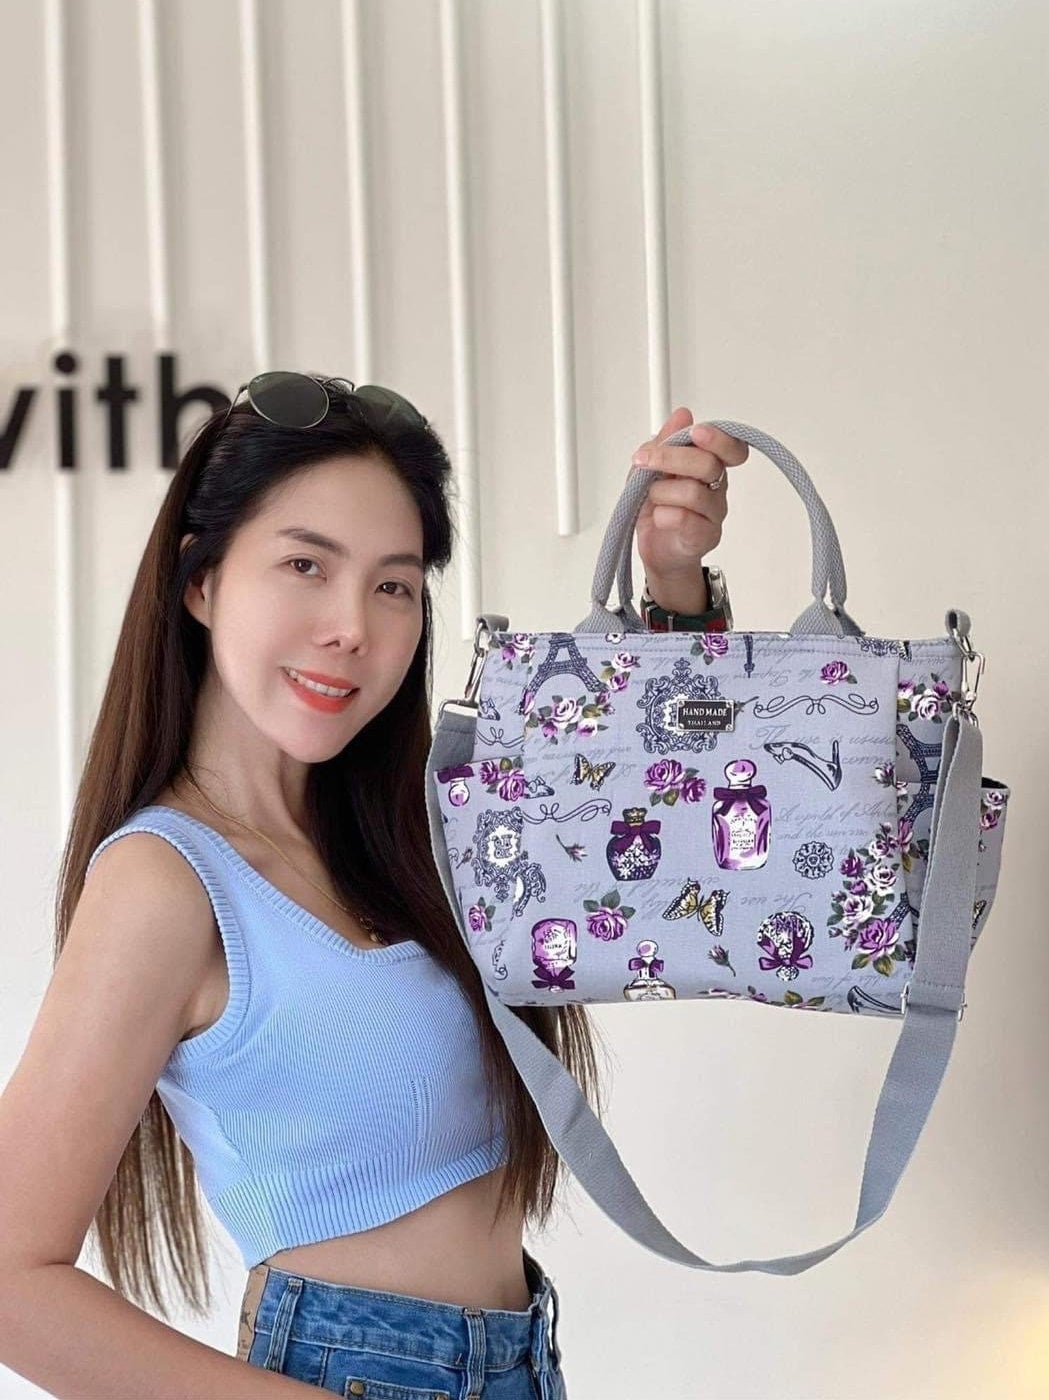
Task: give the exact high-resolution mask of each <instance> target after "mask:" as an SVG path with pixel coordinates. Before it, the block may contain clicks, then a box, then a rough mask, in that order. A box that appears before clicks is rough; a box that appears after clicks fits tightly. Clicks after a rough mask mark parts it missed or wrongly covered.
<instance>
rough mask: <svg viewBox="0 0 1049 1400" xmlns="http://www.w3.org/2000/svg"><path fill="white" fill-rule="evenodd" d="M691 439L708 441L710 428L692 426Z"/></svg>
mask: <svg viewBox="0 0 1049 1400" xmlns="http://www.w3.org/2000/svg"><path fill="white" fill-rule="evenodd" d="M692 441H693V442H709V441H710V429H709V428H693V429H692Z"/></svg>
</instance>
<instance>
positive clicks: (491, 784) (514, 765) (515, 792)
mask: <svg viewBox="0 0 1049 1400" xmlns="http://www.w3.org/2000/svg"><path fill="white" fill-rule="evenodd" d="M480 777H481V782H482V783H483V784H484V786H485V789H486V790H487V791H488V792H490V793H491V794H492V796H493V797H501V798H502V799H503V801H504V802H516V801H518V799H519V798H521V797H523V796H524V794H525V792H526V791H527V789H528V780H527V779H526V778H525V775H524V772H523V770H522V767H521V759H519V758H499V759H494V758H486V759H485V760H484V762H483V763H482V764H481V774H480Z"/></svg>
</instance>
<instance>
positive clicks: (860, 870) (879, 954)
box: [827, 819, 914, 977]
mask: <svg viewBox="0 0 1049 1400" xmlns="http://www.w3.org/2000/svg"><path fill="white" fill-rule="evenodd" d="M913 855H914V844H913V841H912V831H911V823H910V822H908V821H903V820H902V819H901V820H900V821H899V822H897V825H896V830H895V832H894V831H893V829H892V825H891V823H889V822H882V823H881V825H880V826H879V828H878V831H877V833H876V835H875V836H874V837H872V838H871V840H870V841H869V842H868V843H867V845H866V846H865V847H861V848H860V849H859V850H850V851H849V854H848V855H847V856H846V858H845V859H844V860H843V861H842V863H841V867H840V869H841V871H842V873H843V874H845V875H846V880H845V882H844V885H843V888H842V889H840V890H838V891H837V893H836V894H834V896H833V897H832V899H831V916H830V918H829V919H828V920H827V927H828V932H829V934H830V936H831V938H840V939H841V940H842V945H843V947H845V948H847V949H849V950H852V951H854V954H855V955H854V957H853V960H852V966H853V968H861V967H867V966H871V967H873V968H874V970H875V971H876V972H879V973H881V974H882V976H884V977H888V976H889V975H890V974H891V973H892V971H893V968H894V965H895V963H897V962H901V961H902V960H903V959H904V958H905V957H906V956H907V955H906V951H905V950H904V949H903V948H901V946H900V942H899V930H898V928H897V926H896V925H895V924H894V923H893V921H892V919H891V918H888V917H887V915H888V913H889V910H890V908H891V907H892V905H893V903H894V900H895V895H896V890H897V886H898V884H899V882H900V879H901V868H902V869H903V870H909V869H910V867H911V862H912V859H913ZM893 857H897V858H898V860H894V859H893ZM849 872H856V873H855V874H850V873H849Z"/></svg>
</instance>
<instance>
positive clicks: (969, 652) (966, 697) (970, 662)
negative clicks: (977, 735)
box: [947, 609, 984, 724]
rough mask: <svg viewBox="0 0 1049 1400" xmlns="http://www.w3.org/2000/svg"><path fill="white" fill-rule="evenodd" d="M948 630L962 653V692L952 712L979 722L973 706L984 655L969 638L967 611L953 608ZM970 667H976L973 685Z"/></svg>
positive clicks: (978, 687) (978, 686) (954, 703)
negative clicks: (970, 681)
mask: <svg viewBox="0 0 1049 1400" xmlns="http://www.w3.org/2000/svg"><path fill="white" fill-rule="evenodd" d="M947 630H948V632H949V633H950V636H951V637H952V639H953V640H954V643H955V645H956V646H957V648H958V650H959V651H960V652H961V654H962V688H961V694H960V696H959V698H958V699H957V700H955V701H954V702H953V703H952V705H951V712H952V713H953V714H955V715H964V716H965V718H966V719H971V720H972V722H973V724H979V720H978V719H977V718H976V716H975V714H974V713H973V706H974V705H975V704H976V695H977V692H978V691H979V689H980V677H981V676H982V675H983V668H984V657H983V655H982V653H981V652H978V651H976V650H975V648H974V647H973V644H972V642H971V641H970V639H969V618H968V615H967V614H966V613H963V612H961V610H960V609H951V611H950V612H948V614H947ZM970 667H974V668H975V670H974V672H973V675H972V684H971V685H970V683H969V680H970V677H969V668H970Z"/></svg>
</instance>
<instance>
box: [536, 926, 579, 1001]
mask: <svg viewBox="0 0 1049 1400" xmlns="http://www.w3.org/2000/svg"><path fill="white" fill-rule="evenodd" d="M576 933H577V930H576V924H575V920H574V919H540V920H539V922H538V923H537V924H533V925H532V962H533V963H534V965H535V976H534V978H533V979H532V986H533V987H539V988H541V989H542V990H543V991H549V992H568V991H572V990H573V989H574V988H575V982H574V981H573V979H572V974H573V973H574V971H575V960H576V956H577V952H578V939H577V936H576Z"/></svg>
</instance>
